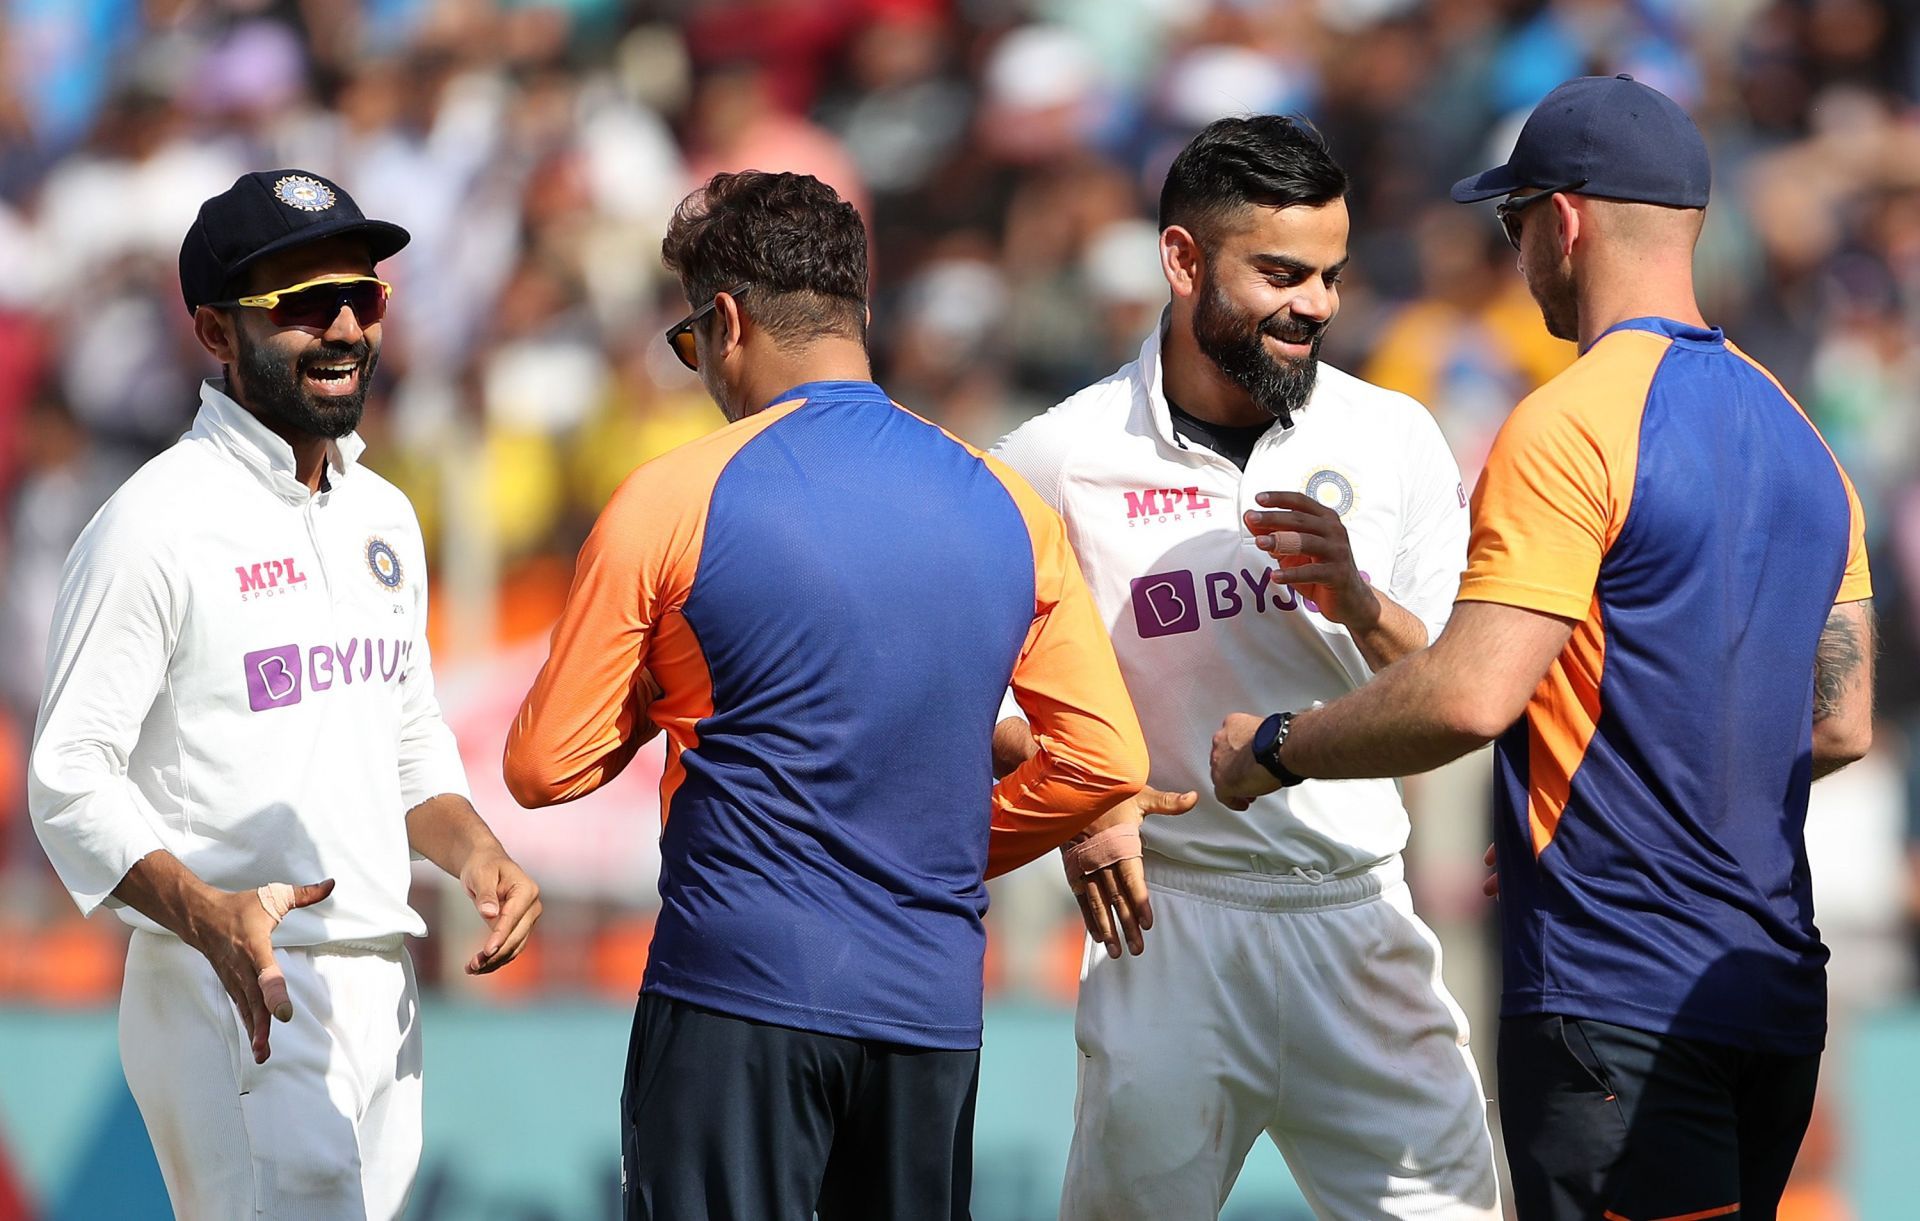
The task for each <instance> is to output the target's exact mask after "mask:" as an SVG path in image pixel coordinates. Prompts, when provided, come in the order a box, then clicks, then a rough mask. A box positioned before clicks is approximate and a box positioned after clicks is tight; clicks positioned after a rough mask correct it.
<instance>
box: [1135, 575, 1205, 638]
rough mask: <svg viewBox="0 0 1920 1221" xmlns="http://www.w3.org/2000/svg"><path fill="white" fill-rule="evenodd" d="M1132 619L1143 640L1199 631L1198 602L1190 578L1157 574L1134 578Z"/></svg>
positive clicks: (1189, 576) (1190, 576)
mask: <svg viewBox="0 0 1920 1221" xmlns="http://www.w3.org/2000/svg"><path fill="white" fill-rule="evenodd" d="M1133 619H1134V623H1135V624H1136V625H1138V627H1139V628H1140V634H1141V635H1142V636H1146V637H1153V636H1171V635H1174V634H1175V633H1176V632H1197V631H1199V630H1200V600H1199V599H1198V598H1197V597H1195V596H1194V590H1193V574H1192V573H1191V572H1186V571H1181V572H1157V573H1154V574H1153V575H1152V576H1146V577H1135V578H1134V581H1133Z"/></svg>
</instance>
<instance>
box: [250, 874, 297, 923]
mask: <svg viewBox="0 0 1920 1221" xmlns="http://www.w3.org/2000/svg"><path fill="white" fill-rule="evenodd" d="M255 893H256V894H258V895H259V896H260V906H262V907H264V908H266V909H267V914H268V915H269V916H272V917H273V922H274V923H275V924H278V923H280V921H282V920H284V919H286V915H287V913H288V912H290V911H292V910H293V885H292V883H290V882H268V883H267V884H266V885H265V886H262V887H261V888H260V889H259V890H258V891H256V892H255Z"/></svg>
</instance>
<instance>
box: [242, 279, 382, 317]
mask: <svg viewBox="0 0 1920 1221" xmlns="http://www.w3.org/2000/svg"><path fill="white" fill-rule="evenodd" d="M392 296H393V285H391V284H389V283H387V282H386V281H385V280H379V279H375V278H374V277H373V276H362V275H347V274H340V273H336V274H333V275H326V276H318V277H316V278H314V279H311V280H302V281H301V282H300V283H298V284H290V285H288V286H287V287H285V288H276V289H274V290H273V291H272V292H270V293H258V294H256V295H254V296H251V297H235V298H234V299H233V300H231V301H209V302H207V304H208V305H222V306H235V305H244V306H246V307H248V308H249V309H263V310H265V311H267V319H268V320H269V321H270V322H272V323H273V325H275V326H303V327H312V328H316V329H320V330H325V329H326V328H327V327H330V326H332V325H333V320H334V319H335V318H338V317H339V316H340V308H341V307H342V306H345V307H346V308H348V309H350V310H352V311H353V316H354V318H355V319H356V320H358V321H359V323H360V325H361V326H362V327H369V326H372V325H373V324H374V323H376V322H378V321H380V319H382V318H384V317H386V315H387V301H388V300H389V299H390V298H391V297H392Z"/></svg>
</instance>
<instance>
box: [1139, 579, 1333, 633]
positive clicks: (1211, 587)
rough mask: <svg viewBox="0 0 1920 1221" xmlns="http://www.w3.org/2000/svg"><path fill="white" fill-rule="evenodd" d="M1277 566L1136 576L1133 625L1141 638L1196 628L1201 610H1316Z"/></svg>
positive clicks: (1218, 614) (1219, 614) (1227, 615)
mask: <svg viewBox="0 0 1920 1221" xmlns="http://www.w3.org/2000/svg"><path fill="white" fill-rule="evenodd" d="M1278 571H1279V570H1278V569H1276V568H1272V567H1268V568H1262V569H1260V570H1258V571H1255V570H1253V569H1249V568H1241V569H1238V570H1236V571H1233V572H1224V571H1223V572H1209V573H1206V574H1204V575H1203V576H1202V578H1201V580H1200V581H1198V582H1196V581H1195V580H1194V575H1193V573H1191V572H1189V571H1187V570H1186V569H1180V570H1178V571H1175V572H1156V573H1152V574H1150V575H1148V576H1144V577H1135V578H1134V579H1133V622H1134V626H1135V628H1136V629H1137V630H1138V631H1139V633H1140V635H1141V636H1142V637H1143V638H1144V639H1148V640H1151V639H1152V638H1154V637H1155V636H1176V635H1179V634H1180V633H1182V632H1197V631H1199V630H1200V620H1201V615H1202V612H1203V611H1204V612H1205V617H1206V618H1208V619H1211V620H1220V619H1232V618H1234V617H1235V616H1236V615H1241V614H1249V613H1250V614H1255V615H1261V614H1266V613H1267V612H1269V611H1284V612H1292V611H1298V610H1301V609H1306V610H1310V611H1318V610H1319V609H1320V606H1319V604H1318V603H1316V602H1315V601H1314V600H1313V599H1312V598H1307V597H1302V596H1301V595H1300V594H1299V593H1297V592H1296V591H1295V590H1294V589H1293V587H1292V586H1289V585H1282V584H1280V583H1279V582H1278V581H1276V580H1274V579H1273V578H1274V576H1275V574H1276V573H1277V572H1278ZM1360 577H1361V579H1362V580H1365V579H1367V574H1366V573H1364V572H1363V573H1361V574H1360ZM1202 590H1204V591H1205V594H1204V596H1203V595H1202V592H1201V591H1202Z"/></svg>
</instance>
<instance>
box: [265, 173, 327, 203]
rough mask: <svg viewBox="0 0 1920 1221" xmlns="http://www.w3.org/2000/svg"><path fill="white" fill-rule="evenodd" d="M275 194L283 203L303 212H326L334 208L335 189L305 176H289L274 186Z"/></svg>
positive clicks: (316, 179)
mask: <svg viewBox="0 0 1920 1221" xmlns="http://www.w3.org/2000/svg"><path fill="white" fill-rule="evenodd" d="M273 193H274V195H276V196H277V197H278V198H279V200H280V202H281V203H283V204H285V205H287V206H288V207H289V208H298V209H300V210H301V211H302V212H325V211H326V210H327V209H328V208H331V207H332V206H333V188H332V187H329V186H328V185H327V184H326V183H324V182H321V181H320V180H319V179H318V178H309V177H307V176H306V175H305V174H288V175H287V176H286V177H285V178H282V179H281V180H280V181H278V182H276V183H274V184H273Z"/></svg>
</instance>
